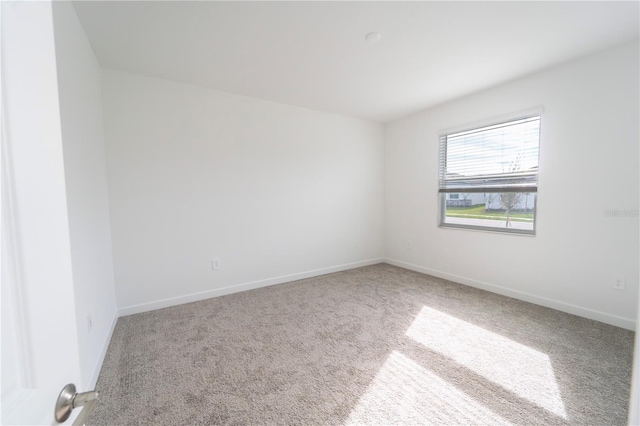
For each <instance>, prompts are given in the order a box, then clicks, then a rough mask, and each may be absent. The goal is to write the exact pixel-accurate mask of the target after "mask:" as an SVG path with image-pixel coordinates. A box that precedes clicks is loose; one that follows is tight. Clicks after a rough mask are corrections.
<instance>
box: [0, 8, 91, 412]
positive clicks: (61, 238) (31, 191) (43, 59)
mask: <svg viewBox="0 0 640 426" xmlns="http://www.w3.org/2000/svg"><path fill="white" fill-rule="evenodd" d="M1 15H2V16H1V22H2V27H1V28H2V39H1V44H2V55H1V56H2V65H1V69H2V93H1V98H2V164H1V167H2V174H1V186H2V229H1V232H0V238H1V240H2V262H1V267H2V270H1V272H2V274H1V275H2V292H1V293H0V294H1V299H2V354H1V355H2V366H1V367H2V370H1V373H2V379H1V380H2V405H1V408H2V413H1V420H2V424H39V425H42V424H45V425H49V424H56V422H55V420H54V406H55V402H56V399H57V396H58V394H59V392H60V390H61V389H62V387H63V386H64V385H65V384H67V383H72V382H75V383H78V382H79V378H80V374H79V355H78V338H77V330H76V325H75V324H76V321H75V305H74V294H73V280H72V278H73V277H72V269H71V251H70V243H69V229H68V218H67V205H66V192H65V181H64V164H63V156H62V137H61V127H60V112H59V103H58V85H57V74H56V59H55V46H54V38H53V34H54V33H53V16H52V5H51V3H50V2H22V1H3V2H2V4H1ZM81 390H84V389H81ZM76 411H79V410H76Z"/></svg>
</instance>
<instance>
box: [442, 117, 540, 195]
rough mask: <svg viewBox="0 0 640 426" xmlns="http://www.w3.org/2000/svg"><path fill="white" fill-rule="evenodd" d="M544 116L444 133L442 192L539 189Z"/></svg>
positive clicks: (530, 190) (531, 190) (529, 190)
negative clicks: (542, 117) (541, 121)
mask: <svg viewBox="0 0 640 426" xmlns="http://www.w3.org/2000/svg"><path fill="white" fill-rule="evenodd" d="M539 142H540V115H534V116H528V117H524V118H520V119H517V120H512V121H508V122H504V123H500V124H495V125H491V126H486V127H482V128H477V129H472V130H466V131H463V132H458V133H450V134H444V135H442V136H440V167H439V170H440V188H439V192H441V193H446V192H469V193H473V192H484V193H487V192H500V193H502V192H536V191H537V186H538V147H539Z"/></svg>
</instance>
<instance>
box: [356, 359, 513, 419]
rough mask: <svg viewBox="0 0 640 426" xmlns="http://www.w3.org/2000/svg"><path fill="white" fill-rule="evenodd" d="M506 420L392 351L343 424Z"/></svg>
mask: <svg viewBox="0 0 640 426" xmlns="http://www.w3.org/2000/svg"><path fill="white" fill-rule="evenodd" d="M425 419H429V423H431V424H492V425H503V424H509V422H507V421H506V420H505V419H503V418H502V417H500V416H499V415H497V414H495V413H494V412H493V411H491V410H489V409H488V408H487V407H485V406H484V405H482V404H481V403H480V402H478V401H476V400H474V399H473V398H471V397H470V396H468V395H467V394H465V393H464V392H462V391H461V390H459V389H457V388H456V387H455V386H453V385H451V384H450V383H448V382H446V381H445V380H443V379H441V378H440V377H438V376H437V375H435V374H433V373H432V372H430V371H428V370H427V369H425V368H424V367H422V366H420V365H419V364H417V363H416V362H415V361H413V360H411V359H409V358H407V357H406V356H404V355H403V354H401V353H400V352H397V351H393V352H392V353H391V355H389V358H387V360H386V361H385V363H384V364H383V366H382V367H381V368H380V370H379V371H378V373H377V374H376V376H375V378H374V379H373V381H372V382H371V384H370V385H369V387H368V388H367V391H366V392H365V393H364V394H363V395H362V397H361V398H360V399H359V401H358V404H357V405H356V406H355V407H354V408H353V410H352V411H351V413H350V415H349V418H348V419H347V421H346V424H423V423H424V422H425Z"/></svg>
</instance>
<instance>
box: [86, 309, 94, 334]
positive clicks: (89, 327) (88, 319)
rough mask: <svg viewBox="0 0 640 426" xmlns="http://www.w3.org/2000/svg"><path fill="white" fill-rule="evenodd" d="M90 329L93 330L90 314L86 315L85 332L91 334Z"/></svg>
mask: <svg viewBox="0 0 640 426" xmlns="http://www.w3.org/2000/svg"><path fill="white" fill-rule="evenodd" d="M91 329H93V319H92V318H91V314H89V315H87V332H88V333H91Z"/></svg>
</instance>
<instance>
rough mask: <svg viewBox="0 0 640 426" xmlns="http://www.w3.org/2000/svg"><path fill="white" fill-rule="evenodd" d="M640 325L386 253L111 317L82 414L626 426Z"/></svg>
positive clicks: (176, 421)
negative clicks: (495, 288) (503, 291)
mask: <svg viewBox="0 0 640 426" xmlns="http://www.w3.org/2000/svg"><path fill="white" fill-rule="evenodd" d="M633 339H634V333H633V332H631V331H628V330H624V329H621V328H617V327H613V326H610V325H607V324H603V323H599V322H596V321H592V320H588V319H585V318H581V317H577V316H574V315H570V314H566V313H562V312H559V311H555V310H553V309H548V308H544V307H541V306H537V305H534V304H530V303H526V302H522V301H518V300H515V299H511V298H508V297H504V296H500V295H497V294H493V293H489V292H486V291H482V290H478V289H475V288H472V287H468V286H464V285H460V284H456V283H453V282H450V281H446V280H442V279H438V278H434V277H431V276H428V275H424V274H420V273H416V272H413V271H408V270H405V269H402V268H398V267H395V266H391V265H387V264H379V265H373V266H367V267H363V268H358V269H353V270H349V271H345V272H339V273H334V274H329V275H324V276H320V277H315V278H309V279H305V280H300V281H296V282H291V283H287V284H281V285H277V286H272V287H266V288H262V289H257V290H251V291H246V292H242V293H236V294H232V295H228V296H223V297H218V298H214V299H208V300H204V301H200V302H195V303H189V304H185V305H180V306H176V307H171V308H166V309H161V310H156V311H152V312H146V313H142V314H137V315H131V316H127V317H122V318H120V319H118V322H117V324H116V328H115V330H114V334H113V337H112V339H111V342H110V344H109V348H108V351H107V355H106V358H105V361H104V364H103V367H102V370H101V373H100V376H99V379H98V383H97V386H96V389H97V390H98V391H100V400H99V401H98V404H97V406H96V408H95V411H94V412H93V413H92V414H91V416H90V417H89V421H88V424H89V425H137V424H139V425H151V424H153V425H214V424H228V425H285V424H304V425H319V424H323V425H343V424H371V425H387V424H408V425H414V424H433V425H438V424H442V425H457V424H478V425H480V424H483V425H484V424H521V425H525V424H526V425H534V424H540V425H543V424H544V425H551V424H553V425H578V424H579V425H623V424H626V418H627V405H628V400H629V388H630V379H631V365H632V355H633Z"/></svg>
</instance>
